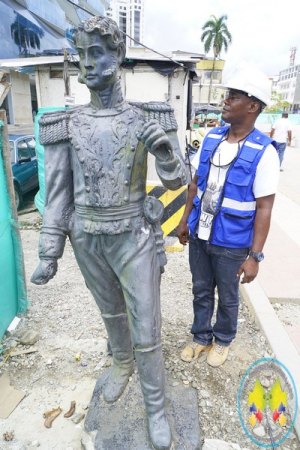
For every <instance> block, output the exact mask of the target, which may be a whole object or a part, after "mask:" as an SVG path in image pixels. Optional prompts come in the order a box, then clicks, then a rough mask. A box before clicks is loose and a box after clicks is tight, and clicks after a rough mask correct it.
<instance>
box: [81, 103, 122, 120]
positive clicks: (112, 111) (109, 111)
mask: <svg viewBox="0 0 300 450" xmlns="http://www.w3.org/2000/svg"><path fill="white" fill-rule="evenodd" d="M129 108H130V105H129V104H128V103H127V102H126V101H125V100H123V101H122V103H118V104H117V105H116V106H115V107H113V108H104V109H98V108H95V107H94V106H93V105H91V104H88V105H87V106H86V107H85V109H84V113H85V114H87V115H89V116H94V117H110V116H117V115H119V114H122V113H123V112H124V111H126V110H127V109H129Z"/></svg>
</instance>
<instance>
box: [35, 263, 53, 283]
mask: <svg viewBox="0 0 300 450" xmlns="http://www.w3.org/2000/svg"><path fill="white" fill-rule="evenodd" d="M56 272H57V260H56V259H54V258H52V259H42V260H41V261H40V263H39V265H38V266H37V268H36V269H35V271H34V273H33V275H32V276H31V279H30V281H31V283H34V284H46V283H48V281H49V280H51V278H53V277H54V275H55V274H56Z"/></svg>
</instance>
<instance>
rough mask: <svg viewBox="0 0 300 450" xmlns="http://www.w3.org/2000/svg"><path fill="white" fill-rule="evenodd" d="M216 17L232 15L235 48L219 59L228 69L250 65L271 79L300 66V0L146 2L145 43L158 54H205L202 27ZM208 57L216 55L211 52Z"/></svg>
mask: <svg viewBox="0 0 300 450" xmlns="http://www.w3.org/2000/svg"><path fill="white" fill-rule="evenodd" d="M211 15H215V16H216V17H217V18H219V17H221V16H222V15H227V17H228V19H227V21H226V25H227V28H228V30H229V32H230V33H231V35H232V43H231V44H230V45H229V48H228V51H227V53H225V51H224V50H222V52H221V55H220V58H221V59H224V60H225V61H226V63H225V70H230V69H231V68H232V67H234V66H235V65H236V64H237V63H239V62H241V61H245V62H247V63H250V64H252V65H255V66H256V67H257V68H259V69H260V70H262V71H263V72H264V73H265V74H266V75H268V76H274V75H278V74H279V71H281V70H284V69H287V68H288V67H289V64H290V55H291V50H290V49H291V47H297V51H296V57H295V65H297V64H299V63H300V20H299V17H300V15H299V0H251V1H249V0H145V38H144V42H143V43H144V44H145V45H147V46H148V47H151V48H153V49H154V50H157V51H159V52H162V53H163V52H164V51H171V50H182V51H187V52H195V53H202V54H204V46H203V44H202V42H201V40H200V36H201V34H202V26H203V25H204V23H205V22H207V21H208V20H209V19H210V16H211ZM207 56H213V55H212V53H209V54H208V55H207Z"/></svg>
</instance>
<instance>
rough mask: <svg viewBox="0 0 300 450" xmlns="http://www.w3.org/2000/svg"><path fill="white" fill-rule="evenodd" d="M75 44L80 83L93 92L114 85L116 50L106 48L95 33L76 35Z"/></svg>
mask: <svg viewBox="0 0 300 450" xmlns="http://www.w3.org/2000/svg"><path fill="white" fill-rule="evenodd" d="M76 44H77V45H76V47H77V50H78V55H79V58H80V71H81V79H82V82H83V83H85V84H86V85H87V87H88V88H89V89H92V90H95V91H102V90H104V89H106V88H107V87H108V86H110V85H112V84H114V83H115V82H116V79H117V72H118V68H119V64H120V57H119V56H118V55H119V52H118V50H111V49H110V48H108V46H107V43H106V41H105V39H103V37H102V36H100V35H99V34H96V33H85V32H81V33H78V35H77V39H76Z"/></svg>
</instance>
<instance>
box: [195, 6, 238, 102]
mask: <svg viewBox="0 0 300 450" xmlns="http://www.w3.org/2000/svg"><path fill="white" fill-rule="evenodd" d="M210 17H211V18H210V20H208V21H207V22H206V23H205V24H204V25H203V27H202V30H204V32H203V33H202V35H201V42H202V43H204V51H205V53H208V52H209V51H210V49H211V48H213V52H214V61H213V67H212V73H211V77H210V84H209V93H208V104H210V97H211V88H212V79H213V74H214V70H215V64H216V59H217V58H218V56H220V53H221V51H222V49H223V47H224V50H225V52H227V50H228V45H229V44H231V34H230V33H229V31H228V28H227V25H226V23H225V21H226V20H227V15H223V16H221V17H220V18H219V19H217V18H216V16H213V15H212V16H210Z"/></svg>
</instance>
